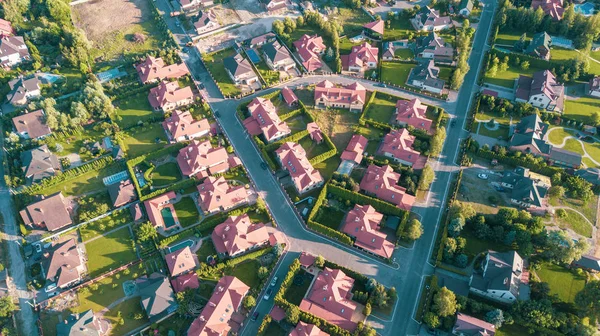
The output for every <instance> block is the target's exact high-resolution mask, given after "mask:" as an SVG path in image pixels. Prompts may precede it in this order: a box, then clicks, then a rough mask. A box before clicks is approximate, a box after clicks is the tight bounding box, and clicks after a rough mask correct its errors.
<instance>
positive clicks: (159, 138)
mask: <svg viewBox="0 0 600 336" xmlns="http://www.w3.org/2000/svg"><path fill="white" fill-rule="evenodd" d="M166 142H167V136H166V135H165V130H164V129H163V127H162V124H161V123H154V124H150V125H149V126H143V127H135V128H132V129H129V130H127V131H125V132H123V143H124V144H125V151H126V152H127V155H128V156H129V157H130V158H134V157H136V156H139V155H141V154H146V153H150V152H153V151H156V150H158V149H161V148H163V147H164V146H165V143H166Z"/></svg>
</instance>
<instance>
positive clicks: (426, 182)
mask: <svg viewBox="0 0 600 336" xmlns="http://www.w3.org/2000/svg"><path fill="white" fill-rule="evenodd" d="M434 178H435V173H434V172H433V168H431V166H429V165H427V166H425V167H423V170H421V179H420V180H419V185H418V188H419V190H428V189H429V186H430V185H431V182H433V179H434Z"/></svg>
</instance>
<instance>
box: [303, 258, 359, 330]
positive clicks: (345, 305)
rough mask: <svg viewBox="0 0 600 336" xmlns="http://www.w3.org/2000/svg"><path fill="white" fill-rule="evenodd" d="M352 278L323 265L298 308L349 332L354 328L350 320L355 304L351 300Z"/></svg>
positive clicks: (354, 323) (354, 324)
mask: <svg viewBox="0 0 600 336" xmlns="http://www.w3.org/2000/svg"><path fill="white" fill-rule="evenodd" d="M353 286H354V279H353V278H351V277H349V276H347V275H346V274H344V272H343V271H341V270H339V269H331V268H328V267H325V269H323V270H322V271H321V272H319V275H318V276H317V278H316V280H315V281H314V282H313V284H312V287H311V288H310V290H309V293H308V295H307V296H306V297H305V298H304V299H303V300H302V302H301V303H300V309H301V310H303V311H305V312H308V313H311V314H313V315H315V316H317V317H320V318H322V319H324V320H326V321H327V322H329V323H332V324H335V325H337V326H339V327H341V328H343V329H346V330H348V331H350V332H352V331H354V329H356V324H357V323H356V322H355V321H353V320H352V317H353V315H354V311H355V310H356V307H357V304H356V302H354V301H352V287H353Z"/></svg>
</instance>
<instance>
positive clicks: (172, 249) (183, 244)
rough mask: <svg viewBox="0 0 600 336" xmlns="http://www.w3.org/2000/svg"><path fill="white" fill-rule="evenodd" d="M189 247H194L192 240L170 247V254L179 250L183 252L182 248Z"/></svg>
mask: <svg viewBox="0 0 600 336" xmlns="http://www.w3.org/2000/svg"><path fill="white" fill-rule="evenodd" d="M187 246H189V247H192V246H194V241H193V240H191V239H188V240H184V241H182V242H181V243H177V244H175V245H173V246H169V253H173V252H175V251H177V250H181V249H182V248H186V247H187Z"/></svg>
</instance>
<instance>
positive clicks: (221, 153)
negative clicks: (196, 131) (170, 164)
mask: <svg viewBox="0 0 600 336" xmlns="http://www.w3.org/2000/svg"><path fill="white" fill-rule="evenodd" d="M227 157H228V154H227V150H226V149H225V148H223V147H217V148H213V146H212V145H211V144H210V141H209V140H205V141H199V140H193V141H192V142H191V143H190V144H189V145H187V146H186V147H184V148H182V149H180V150H179V154H177V164H178V165H179V168H180V169H181V173H182V174H183V175H185V176H194V175H196V174H198V173H200V172H202V171H205V170H207V169H209V168H211V173H219V172H221V171H223V169H221V170H220V171H217V170H216V167H215V166H217V165H220V164H223V163H225V164H226V167H221V168H225V169H224V170H227V169H229V165H228V164H227ZM212 170H215V171H214V172H212Z"/></svg>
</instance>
